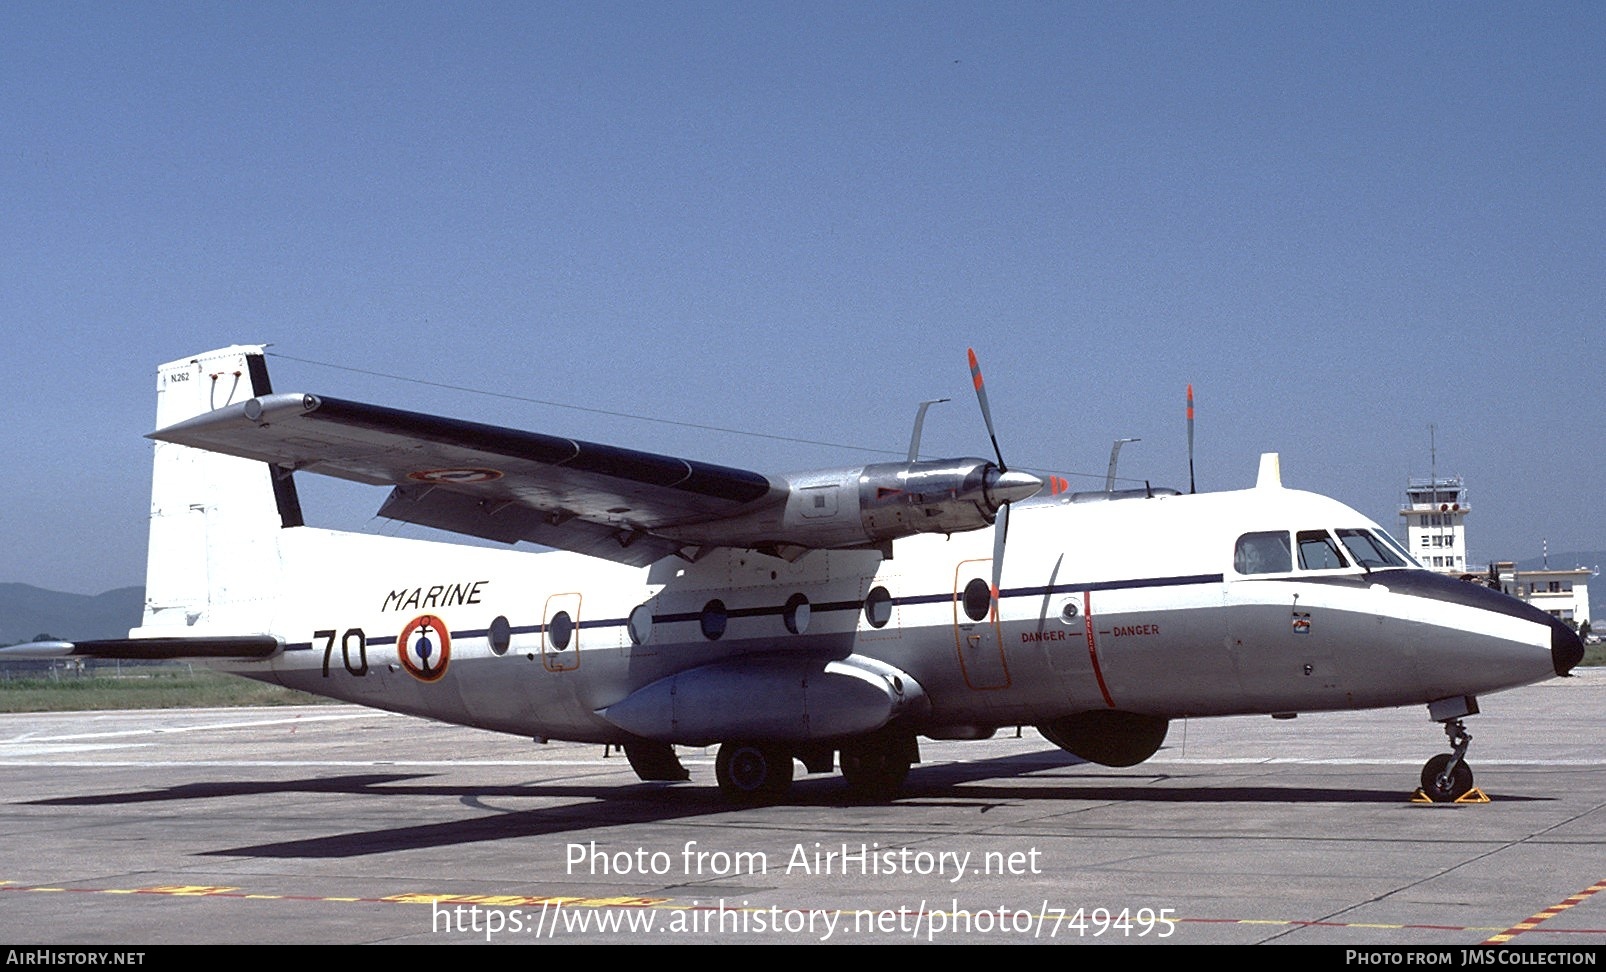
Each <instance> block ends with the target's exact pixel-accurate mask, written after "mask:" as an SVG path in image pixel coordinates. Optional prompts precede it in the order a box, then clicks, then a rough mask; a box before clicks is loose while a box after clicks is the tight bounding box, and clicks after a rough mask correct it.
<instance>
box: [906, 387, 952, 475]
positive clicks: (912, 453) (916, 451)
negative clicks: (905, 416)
mask: <svg viewBox="0 0 1606 972" xmlns="http://www.w3.org/2000/svg"><path fill="white" fill-rule="evenodd" d="M946 401H949V399H946V398H933V399H932V400H931V401H929V402H921V403H920V408H919V409H918V410H916V412H915V431H914V435H913V436H911V437H910V438H909V461H910V462H919V461H920V430H921V429H922V428H924V427H925V425H926V409H928V408H930V407H931V406H933V405H941V404H942V403H943V402H946Z"/></svg>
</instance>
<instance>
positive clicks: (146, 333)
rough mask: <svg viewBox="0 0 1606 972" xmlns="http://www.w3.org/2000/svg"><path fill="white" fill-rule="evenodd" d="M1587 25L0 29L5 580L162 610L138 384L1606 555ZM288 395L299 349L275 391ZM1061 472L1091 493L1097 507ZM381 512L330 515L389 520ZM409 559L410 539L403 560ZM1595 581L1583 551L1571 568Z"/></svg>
mask: <svg viewBox="0 0 1606 972" xmlns="http://www.w3.org/2000/svg"><path fill="white" fill-rule="evenodd" d="M1603 37H1606V5H1602V4H1598V3H1578V4H1570V3H1538V4H1509V3H1498V4H1486V3H1461V4H1426V3H1404V4H1402V3H1378V4H1365V3H1345V4H1326V5H1316V4H1294V3H1243V4H1228V3H1208V4H1200V3H1175V4H1171V3H1167V4H1155V3H1141V2H1140V3H1099V4H1087V3H1043V4H1036V3H1008V4H997V3H989V4H980V3H975V4H952V3H930V2H921V3H908V4H903V3H881V4H846V3H844V4H834V3H806V4H805V3H731V4H723V3H718V4H716V3H696V2H689V3H629V4H610V3H526V2H521V3H509V4H499V3H468V4H442V3H416V4H409V3H387V4H367V3H365V4H333V3H296V4H287V3H252V4H237V3H195V4H185V3H160V4H150V3H71V2H49V3H46V2H19V3H8V4H4V5H0V98H3V99H4V107H3V111H0V131H3V133H4V139H3V145H4V151H3V152H0V186H3V187H4V191H3V193H0V246H3V251H0V320H3V321H4V327H5V333H6V335H7V337H8V341H7V347H8V348H9V349H10V351H9V360H10V367H8V368H7V369H6V372H7V378H6V388H5V399H6V402H7V409H6V414H7V422H6V429H5V436H6V442H7V445H8V448H7V453H8V455H9V457H10V465H9V468H10V470H11V472H12V476H11V477H10V478H11V484H12V485H11V489H10V494H11V501H10V502H9V503H8V504H7V509H6V511H5V514H4V522H5V524H6V526H5V540H6V547H7V552H8V557H7V562H6V566H5V569H4V570H3V571H0V580H19V581H26V582H30V583H34V584H39V585H41V586H45V587H51V588H56V589H62V590H69V591H78V592H97V591H100V590H104V589H108V588H112V587H118V586H123V585H128V584H137V583H140V582H142V580H143V561H144V546H145V532H144V531H145V520H146V514H147V511H148V481H147V479H148V475H149V443H148V442H147V441H146V440H144V439H143V438H141V437H142V435H143V434H144V433H146V432H148V431H150V425H151V422H152V415H153V409H154V395H153V388H154V379H153V373H154V367H155V366H156V365H157V364H158V363H159V362H162V361H167V360H171V359H174V358H178V357H181V356H183V355H186V354H189V353H193V352H197V351H202V350H206V349H210V348H213V347H217V346H221V345H225V344H230V343H236V342H241V343H245V342H271V343H272V344H273V345H274V350H275V351H277V352H279V353H281V354H283V355H286V356H292V357H285V358H275V359H271V363H272V367H273V369H274V379H275V384H276V386H277V387H278V388H279V390H284V391H312V392H322V393H326V394H334V395H341V396H344V397H351V398H359V399H365V400H371V401H376V402H380V403H384V404H390V405H396V406H401V407H407V408H414V409H420V410H426V411H437V412H442V413H445V414H450V415H454V416H460V417H464V418H473V419H478V420H482V421H491V422H497V423H501V424H508V425H517V426H521V427H525V428H531V429H536V430H540V431H547V432H554V433H562V434H569V435H574V436H578V437H581V438H587V439H592V440H597V441H604V442H613V443H618V444H622V445H628V446H632V447H636V448H642V449H650V450H655V451H661V452H668V453H672V454H679V455H685V456H688V457H691V458H698V459H705V460H709V461H715V462H722V463H725V464H729V465H735V466H742V467H747V468H753V469H758V470H762V471H786V470H793V469H799V468H806V467H809V466H814V465H826V464H844V463H849V462H857V461H863V460H866V459H874V458H875V456H874V454H871V453H865V452H855V451H849V450H845V449H840V448H830V447H825V446H819V445H807V444H802V443H797V442H787V441H780V440H774V439H762V438H753V437H747V436H737V435H728V434H722V433H711V432H705V431H697V430H693V429H688V428H682V427H676V426H666V425H658V424H653V423H649V422H643V421H637V420H631V419H623V418H616V417H611V416H607V415H600V414H596V413H589V412H579V411H571V410H565V409H559V408H553V407H550V406H543V405H538V404H533V403H530V402H519V401H514V400H510V399H506V398H493V397H487V396H479V395H473V394H469V393H466V392H457V391H452V390H449V389H442V388H438V387H434V386H429V385H422V384H419V383H418V382H417V381H409V380H405V379H402V380H381V379H376V378H372V377H367V376H363V375H359V374H354V373H350V372H345V371H340V370H336V369H333V368H329V367H324V366H319V365H314V364H308V363H306V361H317V362H329V363H334V364H342V365H348V366H353V367H361V368H367V369H371V370H374V371H379V372H385V373H390V374H395V375H402V376H407V377H408V378H412V379H422V380H425V381H431V382H440V383H444V384H448V385H460V386H467V387H474V388H481V389H485V390H488V391H495V392H500V393H505V394H512V395H519V396H524V397H527V398H535V399H542V400H549V401H560V402H567V403H572V404H575V405H580V406H587V407H593V408H603V409H612V410H616V411H620V412H626V413H633V414H640V415H652V416H661V417H665V418H670V419H675V420H680V421H685V422H690V423H701V424H708V425H718V426H726V427H734V428H739V429H745V430H752V431H755V432H765V433H774V434H779V435H783V436H793V437H797V438H805V439H816V440H826V441H829V442H836V443H845V444H850V445H857V446H862V447H865V448H881V449H889V450H894V451H901V450H902V449H903V448H904V447H905V445H906V443H907V439H908V434H909V425H910V422H911V420H912V417H913V412H914V406H915V403H916V402H917V401H919V400H920V399H923V398H935V397H940V396H949V397H952V398H953V399H954V401H953V403H952V404H949V405H944V406H941V407H940V408H939V409H938V410H936V411H935V412H934V413H933V415H932V417H931V419H930V420H929V421H928V423H927V439H926V441H927V449H926V451H927V452H928V453H935V454H980V455H985V454H987V452H988V447H987V444H986V439H985V435H984V433H983V431H982V427H981V422H980V419H979V417H978V415H977V412H976V408H975V404H974V402H973V400H971V398H970V397H969V395H970V392H969V385H968V376H967V373H966V370H965V359H964V350H965V347H966V346H967V345H975V346H976V348H977V350H978V352H979V353H980V354H981V357H982V363H983V367H984V370H985V372H986V374H987V377H988V388H989V391H990V394H991V398H992V405H993V410H994V415H995V418H996V419H997V422H998V424H999V435H1000V439H1001V441H1002V443H1003V446H1004V449H1005V454H1006V457H1008V458H1009V460H1010V462H1011V465H1020V466H1026V467H1033V468H1038V469H1054V470H1069V471H1079V472H1095V473H1097V472H1101V471H1102V469H1103V466H1104V462H1105V460H1106V457H1107V455H1108V451H1109V443H1110V440H1111V439H1112V438H1114V437H1117V436H1141V437H1142V439H1143V441H1142V442H1140V443H1137V444H1135V445H1132V446H1129V447H1128V449H1127V451H1126V453H1125V454H1124V458H1123V464H1122V470H1123V472H1124V473H1126V474H1128V475H1131V476H1136V477H1140V478H1149V479H1152V480H1154V481H1155V482H1156V483H1169V484H1182V485H1186V480H1187V462H1186V452H1185V438H1184V425H1183V387H1184V385H1185V383H1187V382H1189V381H1192V382H1193V383H1194V384H1195V387H1196V390H1197V396H1198V408H1199V431H1198V448H1199V457H1198V468H1199V481H1200V486H1201V488H1209V489H1225V488H1237V487H1241V486H1247V485H1249V484H1250V483H1251V482H1252V481H1253V478H1254V473H1255V463H1256V458H1255V457H1256V455H1257V454H1258V453H1259V452H1261V451H1268V450H1275V451H1280V452H1281V453H1282V454H1283V469H1284V476H1285V480H1286V481H1287V482H1288V483H1289V484H1290V485H1295V486H1299V487H1303V488H1311V489H1317V490H1320V491H1323V492H1327V493H1329V494H1331V495H1334V496H1336V497H1338V498H1339V499H1341V500H1343V501H1345V502H1348V503H1350V504H1351V505H1353V506H1355V507H1357V508H1358V509H1360V510H1361V511H1362V512H1363V513H1366V514H1367V515H1369V516H1372V517H1373V518H1376V519H1379V520H1380V521H1382V522H1383V523H1384V524H1385V525H1386V526H1389V527H1391V528H1393V527H1395V526H1396V525H1397V517H1396V516H1395V511H1396V509H1397V506H1398V503H1399V501H1400V499H1401V492H1402V489H1403V486H1404V483H1405V479H1406V477H1407V475H1411V474H1415V475H1425V474H1426V473H1427V472H1428V426H1429V424H1430V423H1434V424H1436V425H1437V428H1438V446H1439V464H1438V467H1439V471H1440V472H1441V473H1451V474H1460V475H1463V476H1465V477H1466V479H1467V483H1468V487H1469V489H1470V494H1471V495H1470V498H1471V503H1472V507H1473V514H1472V517H1471V519H1470V521H1469V529H1470V536H1471V547H1472V550H1471V553H1472V556H1473V557H1474V558H1479V559H1483V560H1487V559H1490V558H1496V557H1498V558H1513V559H1515V558H1522V557H1527V556H1532V555H1535V554H1537V553H1538V552H1539V546H1540V541H1541V538H1547V537H1548V539H1549V542H1550V549H1551V550H1552V551H1563V550H1580V549H1583V550H1594V549H1603V548H1606V527H1603V526H1602V518H1601V515H1600V499H1601V494H1602V489H1601V484H1602V483H1603V482H1606V475H1603V473H1606V470H1603V461H1606V460H1603V449H1602V445H1603V442H1602V438H1603V437H1602V431H1601V429H1602V425H1603V422H1602V419H1603V418H1606V416H1603V406H1602V395H1601V379H1602V375H1603V372H1606V369H1603V357H1606V356H1603V351H1602V332H1603V328H1602V308H1603V296H1606V266H1603V264H1606V245H1603V244H1606V239H1603V237H1606V206H1603V203H1606V165H1603V163H1602V159H1603V158H1606V151H1603V149H1606V145H1603V140H1606V124H1603V120H1606V44H1602V42H1601V41H1602V38H1603ZM292 358H294V359H305V360H292ZM1074 482H1076V483H1077V485H1079V486H1081V485H1082V484H1084V483H1091V482H1092V480H1074ZM382 495H383V491H381V490H362V489H354V488H352V487H347V486H344V485H339V484H336V485H334V486H330V487H327V488H323V487H320V488H318V489H312V488H311V487H310V486H308V487H304V498H305V499H306V501H307V506H308V513H309V519H310V520H311V521H313V522H317V523H321V524H323V525H329V526H339V527H353V528H377V527H379V526H380V524H377V523H374V522H373V521H371V519H370V517H371V514H372V512H373V510H374V509H376V508H377V507H378V504H379V502H380V500H381V499H382ZM386 529H387V530H389V529H391V528H388V527H387V528H386ZM1568 566H1570V565H1568Z"/></svg>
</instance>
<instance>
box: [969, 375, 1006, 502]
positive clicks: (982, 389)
mask: <svg viewBox="0 0 1606 972" xmlns="http://www.w3.org/2000/svg"><path fill="white" fill-rule="evenodd" d="M965 353H966V354H967V355H969V357H970V380H971V383H972V384H974V385H975V386H976V401H978V402H980V403H981V420H982V421H983V422H985V423H987V438H989V439H991V440H993V455H995V456H997V457H998V470H999V472H1008V467H1006V466H1005V465H1004V452H1003V450H1002V449H1000V448H998V436H996V435H994V434H993V410H992V409H990V408H988V407H987V386H986V385H985V384H983V383H982V380H981V365H980V364H978V363H977V362H976V349H975V348H966V349H965Z"/></svg>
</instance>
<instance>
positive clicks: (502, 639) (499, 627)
mask: <svg viewBox="0 0 1606 972" xmlns="http://www.w3.org/2000/svg"><path fill="white" fill-rule="evenodd" d="M485 638H486V640H487V641H489V642H490V643H491V653H492V654H496V655H505V654H507V649H508V646H509V645H511V644H512V643H513V626H512V625H511V624H508V620H507V618H504V617H503V616H501V615H500V614H498V615H497V616H496V619H495V620H493V621H492V622H491V626H490V627H489V628H487V629H486V631H485Z"/></svg>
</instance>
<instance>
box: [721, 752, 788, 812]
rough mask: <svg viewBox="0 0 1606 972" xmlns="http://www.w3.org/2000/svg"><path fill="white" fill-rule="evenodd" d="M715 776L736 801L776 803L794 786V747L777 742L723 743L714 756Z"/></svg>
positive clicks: (728, 794)
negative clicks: (787, 746) (776, 743)
mask: <svg viewBox="0 0 1606 972" xmlns="http://www.w3.org/2000/svg"><path fill="white" fill-rule="evenodd" d="M714 778H715V779H716V780H718V781H719V791H720V792H721V793H723V794H725V798H726V799H728V800H730V801H731V802H733V803H740V804H744V805H747V806H756V805H758V804H761V803H775V802H777V801H779V800H780V799H781V798H782V797H784V796H786V791H787V790H788V789H790V788H791V786H792V751H791V750H790V749H788V748H786V747H785V746H777V745H775V744H773V743H757V742H728V743H722V744H721V745H720V747H719V753H718V754H717V755H716V756H715V757H714Z"/></svg>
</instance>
